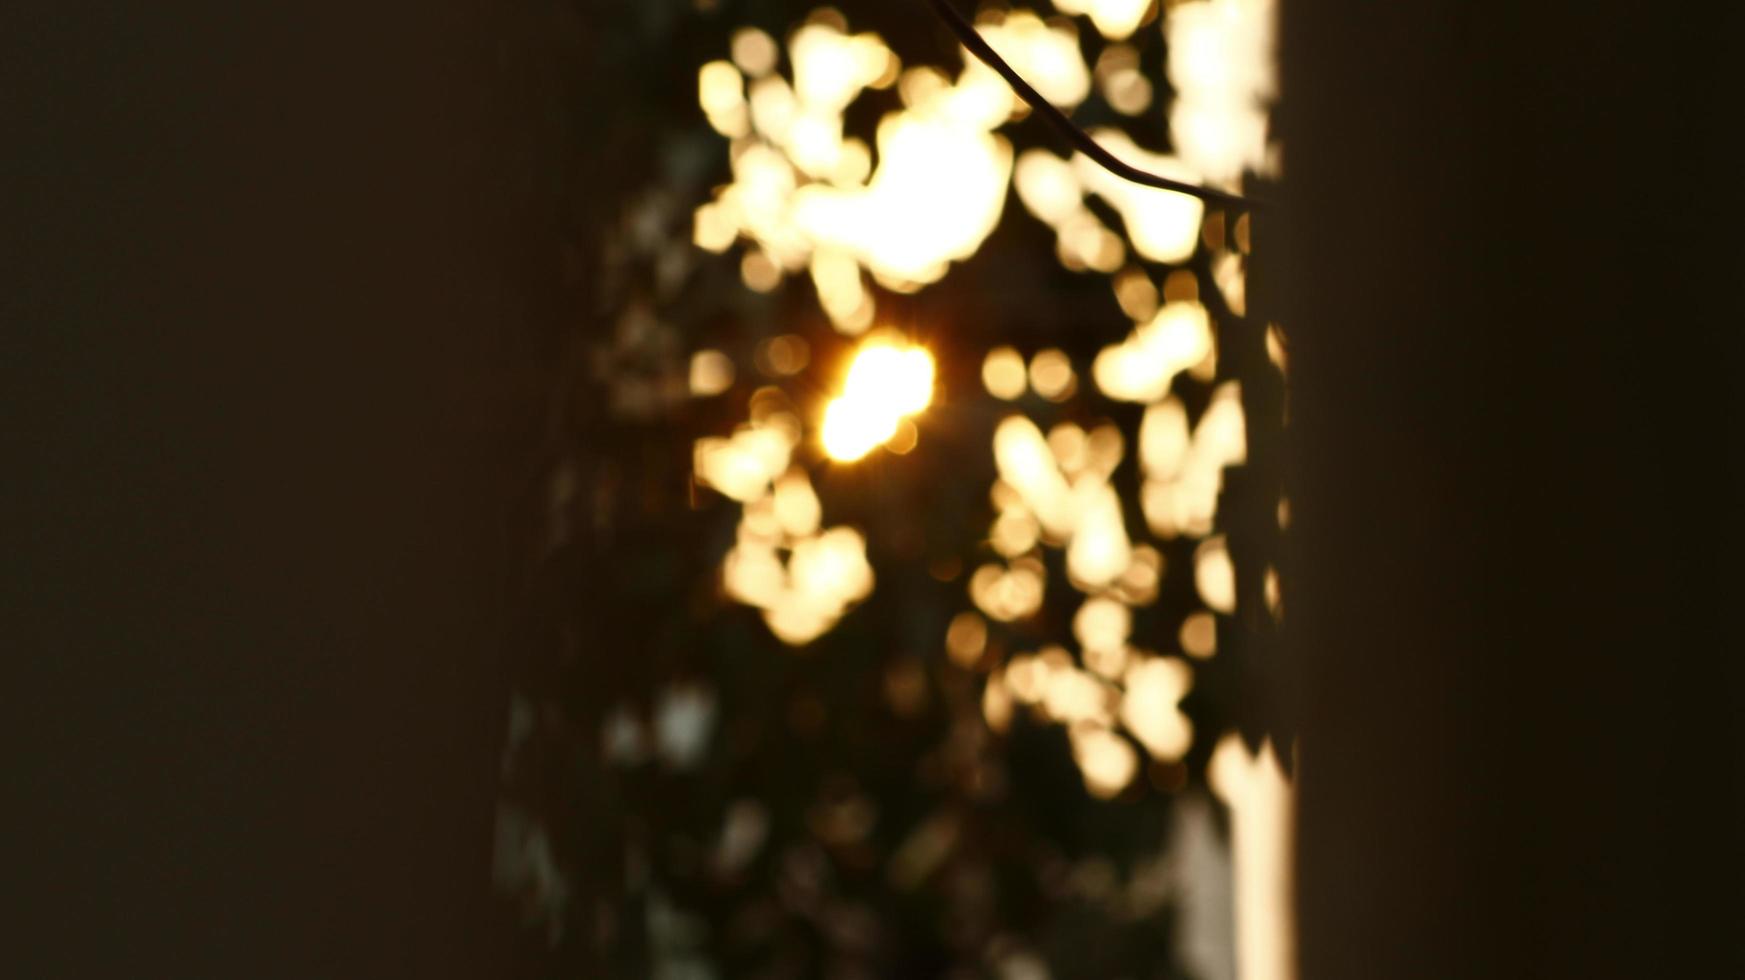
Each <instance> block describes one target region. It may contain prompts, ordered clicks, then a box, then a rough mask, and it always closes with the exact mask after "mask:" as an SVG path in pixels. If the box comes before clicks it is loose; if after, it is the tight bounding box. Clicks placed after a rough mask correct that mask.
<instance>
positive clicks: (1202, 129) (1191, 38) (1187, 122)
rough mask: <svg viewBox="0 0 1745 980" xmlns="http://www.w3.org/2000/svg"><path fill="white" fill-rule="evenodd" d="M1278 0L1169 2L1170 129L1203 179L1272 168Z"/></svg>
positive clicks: (1226, 178)
mask: <svg viewBox="0 0 1745 980" xmlns="http://www.w3.org/2000/svg"><path fill="white" fill-rule="evenodd" d="M1276 6H1277V4H1276V0H1191V2H1186V3H1175V4H1170V5H1169V11H1168V14H1167V15H1166V17H1165V20H1164V34H1165V39H1166V43H1167V44H1168V47H1169V59H1168V77H1169V83H1170V87H1171V88H1173V89H1174V90H1175V92H1176V100H1175V104H1174V105H1173V106H1172V107H1171V108H1170V114H1169V128H1170V135H1171V137H1172V138H1173V140H1174V142H1175V146H1176V149H1177V152H1178V153H1180V154H1181V157H1182V159H1183V160H1185V161H1187V163H1188V164H1189V165H1190V166H1192V167H1193V168H1194V169H1196V170H1198V171H1200V172H1201V173H1202V174H1204V175H1205V177H1206V178H1207V179H1208V180H1212V181H1217V182H1220V183H1233V182H1235V181H1236V180H1237V179H1239V178H1240V177H1241V175H1242V172H1243V171H1244V170H1254V171H1256V172H1258V173H1268V172H1270V171H1271V169H1272V168H1271V166H1270V164H1271V162H1272V158H1273V154H1272V153H1271V148H1270V147H1269V145H1268V134H1267V115H1268V111H1267V110H1268V107H1269V106H1270V105H1271V103H1272V101H1273V100H1274V99H1275V98H1276V97H1277V92H1278V80H1277V70H1276V68H1275V58H1274V56H1273V47H1274V43H1275V42H1274V32H1275V25H1276V23H1277V19H1278V14H1277V10H1276Z"/></svg>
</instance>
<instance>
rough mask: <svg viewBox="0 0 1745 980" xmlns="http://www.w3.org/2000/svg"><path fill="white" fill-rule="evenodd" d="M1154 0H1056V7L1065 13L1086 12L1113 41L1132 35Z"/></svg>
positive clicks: (1143, 19) (1143, 20) (1142, 21)
mask: <svg viewBox="0 0 1745 980" xmlns="http://www.w3.org/2000/svg"><path fill="white" fill-rule="evenodd" d="M1151 4H1152V0H1054V6H1055V9H1057V10H1059V11H1060V12H1061V13H1063V14H1084V15H1088V16H1089V17H1090V18H1091V23H1092V24H1095V25H1096V27H1097V30H1098V31H1100V32H1101V33H1102V35H1103V36H1104V37H1106V38H1108V39H1109V40H1111V41H1120V40H1124V39H1126V38H1129V37H1132V36H1133V32H1134V31H1136V30H1138V29H1139V25H1140V24H1142V23H1144V22H1145V15H1146V14H1147V13H1149V12H1150V10H1151Z"/></svg>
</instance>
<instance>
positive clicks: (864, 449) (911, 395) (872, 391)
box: [822, 339, 934, 462]
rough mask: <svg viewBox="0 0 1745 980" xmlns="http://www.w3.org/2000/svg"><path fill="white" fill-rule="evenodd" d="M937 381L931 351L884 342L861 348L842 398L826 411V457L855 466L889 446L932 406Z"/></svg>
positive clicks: (878, 341) (881, 340) (845, 379)
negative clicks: (907, 422) (906, 424)
mask: <svg viewBox="0 0 1745 980" xmlns="http://www.w3.org/2000/svg"><path fill="white" fill-rule="evenodd" d="M933 376H934V365H933V355H932V354H929V353H928V352H927V350H926V348H923V347H916V346H907V345H899V344H897V343H894V342H892V341H888V340H883V339H874V340H870V341H868V342H866V343H864V344H862V345H861V347H860V349H859V350H857V351H856V352H855V354H854V358H853V360H852V361H851V362H850V363H849V367H848V373H847V376H846V377H845V378H844V380H843V385H842V394H841V395H839V396H837V397H836V398H834V399H832V400H831V402H830V403H829V405H827V406H826V407H825V410H824V426H823V431H822V438H823V443H824V452H825V454H826V455H828V456H829V457H830V458H831V459H834V460H836V461H838V462H853V461H855V460H857V459H860V458H862V457H864V456H865V455H866V454H867V453H869V452H872V451H873V450H874V449H876V448H878V447H879V446H881V445H884V444H885V443H886V442H888V441H890V440H891V439H892V437H894V436H896V435H897V434H898V432H899V430H900V428H901V424H902V423H903V422H904V421H905V420H906V419H907V417H908V416H911V415H915V414H917V413H919V412H921V411H922V410H924V409H926V408H927V406H928V405H929V404H931V403H932V401H933ZM909 448H913V443H912V442H911V443H909ZM904 451H907V450H906V449H905V450H904Z"/></svg>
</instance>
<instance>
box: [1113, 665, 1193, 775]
mask: <svg viewBox="0 0 1745 980" xmlns="http://www.w3.org/2000/svg"><path fill="white" fill-rule="evenodd" d="M1193 676H1194V675H1193V671H1192V669H1191V668H1189V667H1188V665H1187V663H1186V662H1185V661H1182V660H1179V659H1177V658H1175V657H1146V658H1143V659H1141V660H1138V661H1136V662H1134V663H1133V664H1132V665H1130V666H1129V667H1128V668H1127V678H1126V680H1127V684H1126V692H1125V694H1124V695H1123V696H1122V698H1121V724H1122V725H1123V726H1124V727H1125V728H1126V729H1127V730H1128V731H1129V732H1132V733H1133V737H1134V738H1136V739H1138V740H1139V744H1140V745H1143V746H1145V751H1146V752H1148V753H1150V754H1151V757H1152V758H1154V759H1158V760H1161V761H1164V762H1175V761H1177V760H1179V759H1180V758H1181V757H1182V756H1184V755H1186V754H1187V751H1188V748H1189V746H1191V745H1192V744H1193V740H1194V730H1193V725H1192V724H1191V723H1190V722H1189V721H1188V718H1187V716H1186V715H1184V714H1182V712H1181V708H1180V703H1181V699H1182V698H1183V697H1184V696H1185V695H1186V694H1187V692H1188V689H1189V688H1190V687H1191V686H1192V685H1193Z"/></svg>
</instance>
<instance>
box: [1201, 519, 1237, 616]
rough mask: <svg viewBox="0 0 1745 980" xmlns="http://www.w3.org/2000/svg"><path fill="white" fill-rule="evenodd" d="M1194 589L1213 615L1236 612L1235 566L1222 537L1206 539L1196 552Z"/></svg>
mask: <svg viewBox="0 0 1745 980" xmlns="http://www.w3.org/2000/svg"><path fill="white" fill-rule="evenodd" d="M1194 587H1195V588H1196V589H1198V590H1199V593H1200V601H1202V602H1204V603H1205V604H1206V606H1207V608H1209V609H1211V610H1212V611H1213V612H1221V613H1224V614H1225V615H1228V614H1230V613H1233V612H1235V611H1236V566H1235V565H1233V564H1232V563H1231V561H1230V549H1229V548H1228V547H1227V546H1226V545H1225V543H1224V538H1223V537H1222V536H1220V537H1215V538H1207V539H1206V540H1205V541H1202V542H1200V546H1199V547H1198V548H1197V549H1195V551H1194Z"/></svg>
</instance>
